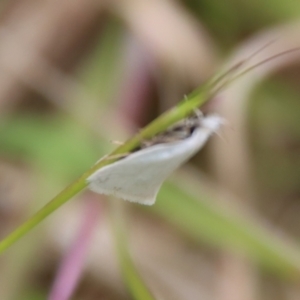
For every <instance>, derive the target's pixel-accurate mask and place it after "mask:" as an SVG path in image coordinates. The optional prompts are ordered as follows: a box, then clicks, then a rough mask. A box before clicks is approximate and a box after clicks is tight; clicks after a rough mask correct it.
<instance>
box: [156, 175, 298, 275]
mask: <svg viewBox="0 0 300 300" xmlns="http://www.w3.org/2000/svg"><path fill="white" fill-rule="evenodd" d="M199 181H200V180H198V181H197V184H191V182H190V180H189V182H187V180H186V179H185V178H182V177H181V176H180V177H179V180H176V181H171V182H167V183H166V184H165V185H164V186H163V188H162V190H161V192H160V193H159V195H158V199H157V202H156V204H155V205H154V206H153V207H152V208H151V209H152V210H153V211H154V212H156V213H158V214H159V215H161V216H163V218H165V219H166V220H168V221H170V222H171V223H173V224H175V225H176V227H177V228H180V230H181V231H183V232H185V233H186V234H187V235H188V236H190V237H192V238H193V239H195V240H196V241H198V242H201V243H203V241H204V242H206V243H208V244H211V245H214V246H217V247H223V248H227V249H228V248H229V249H231V250H234V251H237V250H238V251H239V252H241V253H244V255H246V256H248V257H250V258H252V259H254V260H255V261H257V262H259V263H260V264H262V265H263V266H265V267H267V268H268V269H271V270H272V271H275V272H276V273H278V274H279V275H280V276H282V275H283V276H292V277H294V276H297V277H298V276H299V275H300V248H298V247H297V246H296V245H293V244H291V243H290V241H288V242H287V241H284V240H282V239H280V238H279V237H277V236H276V235H275V234H274V233H272V232H271V231H269V230H266V229H265V228H264V227H263V226H261V225H260V224H257V222H255V221H254V220H252V221H251V220H250V219H249V218H246V217H245V216H244V214H241V213H237V212H234V210H233V209H232V207H231V208H230V210H229V209H227V208H226V207H224V206H223V205H220V203H218V202H216V201H214V200H216V199H214V197H213V196H212V195H211V194H210V193H207V192H205V190H206V189H205V188H204V186H203V188H202V187H201V182H199ZM192 191H193V192H192Z"/></svg>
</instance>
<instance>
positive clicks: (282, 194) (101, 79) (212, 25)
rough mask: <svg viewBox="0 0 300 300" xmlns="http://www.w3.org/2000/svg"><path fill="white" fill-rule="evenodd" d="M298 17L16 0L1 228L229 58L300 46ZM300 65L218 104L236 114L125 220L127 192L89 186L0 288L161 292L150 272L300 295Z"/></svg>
mask: <svg viewBox="0 0 300 300" xmlns="http://www.w3.org/2000/svg"><path fill="white" fill-rule="evenodd" d="M299 17H300V2H298V1H294V0H276V1H274V0H260V1H258V0H252V1H246V0H223V1H218V0H198V1H197V0H186V1H183V0H182V1H172V0H151V1H150V0H122V1H121V0H111V1H104V0H73V1H71V0H59V1H58V0H51V1H50V0H42V1H37V0H23V1H20V0H6V1H2V2H1V6H0V114H1V116H0V179H1V180H0V235H1V237H3V238H4V237H5V236H6V235H7V234H8V233H9V232H11V231H12V230H13V229H14V228H16V227H17V226H18V225H19V224H21V223H22V222H23V221H24V220H26V219H27V218H29V216H30V215H32V214H33V213H34V212H35V211H37V210H38V209H39V208H40V207H42V206H43V205H44V204H46V203H47V202H48V201H49V200H51V198H52V197H54V196H55V195H56V194H57V193H58V192H60V191H61V190H62V189H63V188H64V187H65V186H66V185H68V184H69V183H70V182H72V181H73V180H75V179H76V178H77V177H78V176H80V175H81V174H82V173H83V172H84V171H85V170H87V169H88V168H90V167H91V166H92V165H93V164H94V163H95V162H96V161H97V160H98V159H99V158H100V157H102V156H103V155H105V154H107V153H108V152H109V151H110V150H112V149H114V148H115V147H116V145H115V144H116V143H118V142H122V141H125V140H126V138H128V137H130V136H131V135H132V134H134V133H136V132H137V131H138V130H139V129H140V128H141V127H143V126H144V125H146V124H147V123H149V122H150V121H151V120H153V119H154V118H155V117H156V116H158V115H159V114H161V113H162V112H163V111H165V110H166V109H168V108H170V107H172V106H174V105H176V104H177V103H178V102H179V101H181V100H183V99H184V97H185V95H186V94H188V93H189V92H191V91H192V90H193V89H195V88H196V87H198V86H200V85H201V84H203V83H204V82H205V80H207V79H208V78H209V77H210V76H212V75H213V74H215V73H216V72H217V71H219V70H220V69H221V68H226V67H230V66H233V65H234V64H235V63H237V62H240V61H241V60H243V59H246V62H245V67H246V66H251V65H253V64H255V63H257V62H259V61H262V60H266V59H268V58H269V57H271V56H272V55H276V54H277V53H280V52H282V51H286V50H290V49H294V48H297V47H299V48H300V19H299ZM253 53H256V55H254V56H253V57H252V54H253ZM248 58H249V59H248ZM299 61H300V51H298V52H297V51H294V52H291V53H289V54H286V55H282V56H280V57H278V58H276V59H273V60H271V61H268V62H266V63H265V64H262V65H261V66H259V67H257V68H255V69H254V70H252V71H251V72H249V73H248V74H246V75H245V76H243V77H242V78H240V79H238V80H236V81H234V82H233V83H232V84H231V85H230V87H228V88H227V89H226V90H224V91H222V92H221V93H220V94H219V95H217V96H216V97H215V98H214V99H212V100H211V101H210V102H209V103H207V104H206V105H205V107H204V108H203V110H204V111H205V112H210V111H213V112H219V113H220V114H221V115H222V116H223V117H224V118H226V119H227V120H228V124H227V125H226V126H224V128H223V129H222V130H221V132H220V137H218V136H216V137H214V138H213V139H212V140H211V141H210V142H209V144H208V145H207V147H206V148H205V149H204V150H203V151H201V153H199V154H198V155H196V157H194V158H193V159H192V160H191V161H190V162H189V164H188V165H186V166H184V167H183V168H181V169H180V170H178V172H176V174H174V175H173V176H172V178H170V180H168V182H166V183H165V184H164V186H163V188H162V190H161V192H160V193H159V196H158V199H157V202H156V204H155V205H154V206H153V207H142V206H140V205H137V204H131V203H123V202H122V208H121V211H122V213H121V216H120V215H119V214H120V211H119V210H120V205H121V204H120V203H121V200H113V199H108V198H105V197H102V196H100V195H95V194H92V193H90V192H84V193H82V194H80V195H79V196H78V197H75V198H74V199H72V200H71V201H69V202H68V203H67V204H65V205H64V206H63V207H61V208H60V209H59V210H58V211H56V212H55V213H54V214H53V215H51V216H50V217H49V218H47V220H45V221H44V222H43V223H42V224H40V225H39V226H38V227H37V228H36V229H35V230H34V231H32V232H30V233H29V234H27V235H26V236H25V237H24V238H23V239H22V240H21V241H19V242H18V243H17V244H15V245H13V246H12V247H11V248H9V249H8V250H7V251H6V252H5V253H3V254H2V255H1V257H0V268H1V271H0V299H2V300H16V299H22V300H29V299H30V300H40V299H51V300H64V299H74V300H77V299H78V300H79V299H81V300H94V299H107V300H108V299H109V300H115V299H118V300H120V299H124V300H125V299H141V300H146V299H152V298H147V292H146V293H145V296H137V293H135V292H134V290H135V289H134V287H136V289H138V288H139V287H140V285H141V284H144V285H145V286H146V287H147V289H148V291H149V293H150V294H152V297H153V299H166V300H169V299H172V300H177V299H178V300H179V299H193V300H196V299H205V300H210V299H214V300H256V299H264V300H268V299H272V300H283V299H284V300H285V299H287V300H297V299H300V287H299V282H300V277H299V275H300V246H299V237H300V220H299V217H298V216H299V213H300V155H299V151H300V121H299V120H300V101H299V97H300V84H299V81H300V72H299V70H300V68H299V64H298V62H299ZM112 204H113V205H112ZM116 211H117V212H116ZM114 219H122V222H121V223H120V222H114V221H113V220H114ZM114 224H115V225H114ZM118 226H119V227H121V230H122V231H124V232H125V235H126V239H127V243H125V244H127V246H124V244H123V245H121V246H120V240H118V234H116V231H118V229H117V230H115V229H114V228H115V227H118ZM119 230H120V228H119ZM116 245H117V246H116ZM124 247H125V248H127V247H128V251H129V253H130V256H128V257H126V258H125V260H128V261H129V263H128V264H126V263H123V268H121V265H122V251H123V252H124V251H127V250H126V249H125V250H124ZM125 256H126V255H125ZM120 261H121V264H120ZM64 270H65V271H66V270H67V271H66V272H64ZM135 272H136V274H135ZM132 274H135V275H137V276H138V278H139V279H140V282H135V283H133V282H134V280H133V279H132V278H133V277H134V276H133V275H132ZM131 276H133V277H131ZM73 277H74V278H75V277H77V278H78V280H77V284H76V285H75V286H72V284H70V282H69V281H68V280H69V279H70V280H71V281H72V278H73ZM74 282H76V280H75V279H74ZM64 293H65V294H66V295H67V296H63V294H64Z"/></svg>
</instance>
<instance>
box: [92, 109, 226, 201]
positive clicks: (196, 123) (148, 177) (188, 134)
mask: <svg viewBox="0 0 300 300" xmlns="http://www.w3.org/2000/svg"><path fill="white" fill-rule="evenodd" d="M222 123H224V120H223V119H222V118H221V117H219V116H217V115H210V116H207V117H203V116H202V114H201V113H200V111H197V112H196V113H195V114H194V115H193V116H192V117H189V118H186V119H185V120H183V121H181V122H179V123H177V124H176V125H174V126H172V127H171V128H169V129H168V130H166V131H165V132H164V133H162V134H159V135H157V136H156V137H154V138H152V139H150V140H147V141H144V142H143V143H142V146H141V149H140V150H138V151H136V152H133V153H131V154H129V155H128V156H126V157H125V158H123V159H120V160H118V161H116V162H114V163H112V164H110V165H108V166H105V167H103V168H101V169H99V170H98V171H96V172H95V173H93V174H92V175H91V176H90V177H88V178H87V181H88V186H89V189H91V190H92V191H94V192H96V193H99V194H105V195H113V196H116V197H118V198H122V199H124V200H128V201H131V202H137V203H140V204H146V205H152V204H154V202H155V200H156V196H157V193H158V191H159V189H160V187H161V185H162V183H163V182H164V180H165V179H166V178H167V177H168V176H169V175H170V174H171V173H172V172H173V171H174V170H176V169H177V168H178V167H179V166H180V165H182V164H183V163H184V162H186V161H187V160H188V159H189V158H190V157H192V156H193V155H194V154H195V153H197V152H198V151H199V150H200V149H201V148H202V147H203V145H204V144H205V143H206V141H207V140H208V138H209V137H210V135H211V134H212V133H214V132H216V131H217V130H218V129H219V127H220V126H221V125H222Z"/></svg>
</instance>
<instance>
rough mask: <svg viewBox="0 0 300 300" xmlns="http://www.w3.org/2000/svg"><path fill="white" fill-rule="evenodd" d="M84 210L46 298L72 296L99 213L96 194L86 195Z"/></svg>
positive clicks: (65, 299) (62, 298) (63, 298)
mask: <svg viewBox="0 0 300 300" xmlns="http://www.w3.org/2000/svg"><path fill="white" fill-rule="evenodd" d="M87 198H88V199H86V200H87V207H86V212H85V214H84V217H83V221H82V224H81V227H80V228H79V231H78V235H77V237H76V239H75V241H74V243H73V245H72V246H71V247H70V250H69V252H68V253H67V254H66V256H65V258H64V259H63V261H62V263H61V265H60V268H59V270H58V273H57V276H56V278H55V281H54V284H53V287H52V290H51V292H50V295H49V297H48V300H67V299H70V297H71V296H72V294H73V292H74V290H75V288H76V286H77V283H78V281H79V279H80V275H81V274H82V270H83V267H84V262H85V258H86V254H87V252H88V248H89V244H90V242H91V239H92V235H93V232H94V230H95V229H96V225H97V222H98V219H99V215H100V202H99V198H98V197H97V196H91V195H89V196H88V197H87Z"/></svg>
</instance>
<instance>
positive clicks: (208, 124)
mask: <svg viewBox="0 0 300 300" xmlns="http://www.w3.org/2000/svg"><path fill="white" fill-rule="evenodd" d="M226 123H227V121H226V120H225V119H224V118H222V117H220V116H219V115H216V114H213V115H208V116H207V117H205V118H204V119H203V120H202V122H201V125H202V126H203V127H205V128H207V129H209V130H211V131H212V132H216V131H217V130H218V129H219V128H220V127H221V125H224V124H226Z"/></svg>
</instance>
